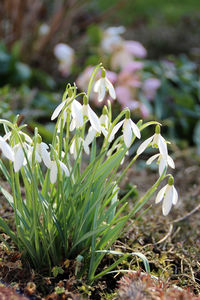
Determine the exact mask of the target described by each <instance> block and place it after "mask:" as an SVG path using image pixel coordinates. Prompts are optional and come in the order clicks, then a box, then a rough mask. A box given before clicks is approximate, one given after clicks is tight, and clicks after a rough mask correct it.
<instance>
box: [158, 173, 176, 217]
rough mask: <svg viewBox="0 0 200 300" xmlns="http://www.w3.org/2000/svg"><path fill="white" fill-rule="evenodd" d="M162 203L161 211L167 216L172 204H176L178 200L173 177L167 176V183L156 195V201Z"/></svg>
mask: <svg viewBox="0 0 200 300" xmlns="http://www.w3.org/2000/svg"><path fill="white" fill-rule="evenodd" d="M162 200H163V203H162V212H163V215H164V216H167V215H168V214H169V212H170V210H171V208H172V205H176V203H177V201H178V193H177V190H176V188H175V187H174V178H173V177H172V176H170V177H169V179H168V183H167V184H166V185H165V186H164V187H163V188H162V189H161V190H160V191H159V192H158V194H157V196H156V201H155V202H156V203H159V202H161V201H162Z"/></svg>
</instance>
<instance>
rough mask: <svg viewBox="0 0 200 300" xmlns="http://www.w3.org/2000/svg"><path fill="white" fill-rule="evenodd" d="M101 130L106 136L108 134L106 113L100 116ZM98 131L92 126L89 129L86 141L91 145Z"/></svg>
mask: <svg viewBox="0 0 200 300" xmlns="http://www.w3.org/2000/svg"><path fill="white" fill-rule="evenodd" d="M99 121H100V126H101V131H102V133H103V135H104V136H105V137H107V135H108V116H107V115H106V114H102V115H101V117H100V118H99ZM97 134H98V132H97V131H96V130H95V129H94V128H93V127H92V126H91V127H90V128H89V130H88V134H87V135H86V138H85V142H86V144H88V145H90V144H91V143H92V141H93V140H94V138H95V136H96V135H97Z"/></svg>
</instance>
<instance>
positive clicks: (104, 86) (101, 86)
mask: <svg viewBox="0 0 200 300" xmlns="http://www.w3.org/2000/svg"><path fill="white" fill-rule="evenodd" d="M107 90H108V92H109V95H110V97H112V98H113V99H116V93H115V89H114V87H113V85H112V83H111V82H110V80H109V79H108V78H107V77H102V78H100V79H99V80H97V81H96V83H95V85H94V92H95V93H98V101H99V102H102V101H103V99H104V97H105V95H106V91H107Z"/></svg>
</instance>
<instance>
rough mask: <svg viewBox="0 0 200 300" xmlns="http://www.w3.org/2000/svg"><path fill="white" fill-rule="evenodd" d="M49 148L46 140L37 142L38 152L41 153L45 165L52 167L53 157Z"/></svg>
mask: <svg viewBox="0 0 200 300" xmlns="http://www.w3.org/2000/svg"><path fill="white" fill-rule="evenodd" d="M47 149H49V146H48V145H47V144H46V143H44V142H40V143H37V145H36V152H37V153H38V154H39V155H40V157H41V159H42V160H43V162H44V164H45V166H46V167H47V168H50V167H51V158H50V153H49V152H48V150H47Z"/></svg>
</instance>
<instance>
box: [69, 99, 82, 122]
mask: <svg viewBox="0 0 200 300" xmlns="http://www.w3.org/2000/svg"><path fill="white" fill-rule="evenodd" d="M71 110H72V116H73V118H74V119H75V120H76V127H77V128H80V127H82V126H83V112H82V105H81V104H80V103H79V102H78V101H77V100H74V101H73V102H72V104H71Z"/></svg>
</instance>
